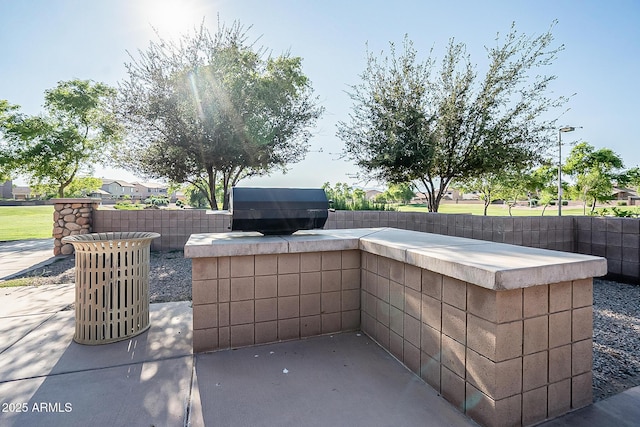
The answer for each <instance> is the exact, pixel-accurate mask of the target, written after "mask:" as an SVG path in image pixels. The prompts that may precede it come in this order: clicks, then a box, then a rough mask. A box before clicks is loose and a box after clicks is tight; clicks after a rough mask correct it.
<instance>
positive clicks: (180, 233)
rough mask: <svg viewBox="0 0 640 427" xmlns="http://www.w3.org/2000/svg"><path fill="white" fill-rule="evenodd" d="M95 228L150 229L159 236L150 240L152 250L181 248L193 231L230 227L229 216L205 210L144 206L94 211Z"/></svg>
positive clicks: (213, 230) (203, 231)
mask: <svg viewBox="0 0 640 427" xmlns="http://www.w3.org/2000/svg"><path fill="white" fill-rule="evenodd" d="M93 215H94V217H93V232H94V233H103V232H108V231H151V232H155V233H160V238H158V239H155V240H153V242H152V243H151V250H152V251H169V250H182V249H183V248H184V245H185V243H187V240H189V236H190V235H191V234H198V233H223V232H226V231H229V226H230V217H229V215H225V214H218V213H216V214H210V213H207V211H205V210H199V209H186V210H167V209H145V210H139V211H124V210H107V209H100V210H96V211H94V214H93Z"/></svg>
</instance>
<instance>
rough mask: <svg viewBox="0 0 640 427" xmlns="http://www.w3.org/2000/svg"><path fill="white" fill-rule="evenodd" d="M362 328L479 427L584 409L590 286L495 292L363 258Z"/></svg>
mask: <svg viewBox="0 0 640 427" xmlns="http://www.w3.org/2000/svg"><path fill="white" fill-rule="evenodd" d="M361 265H362V273H361V280H362V300H361V306H362V309H361V311H362V324H361V328H362V330H363V331H364V332H365V333H367V334H368V335H369V336H371V337H372V338H374V339H375V340H376V341H377V342H378V343H379V344H380V345H381V346H382V347H384V348H386V349H387V350H389V352H391V353H392V354H393V355H394V356H395V357H396V358H398V360H400V361H401V362H402V363H404V364H405V365H406V366H407V367H408V368H409V369H411V370H412V371H413V372H414V373H415V374H417V375H420V376H421V377H422V378H423V379H424V380H425V381H426V382H427V383H428V384H429V385H431V386H432V387H433V388H434V389H435V390H436V391H438V393H440V394H442V396H443V397H444V398H445V399H447V400H448V401H450V402H451V403H452V404H453V405H454V406H456V407H457V408H458V409H460V410H461V411H462V412H465V413H466V414H467V415H468V416H469V417H471V418H473V419H474V420H476V421H478V422H479V423H480V424H482V425H487V426H492V425H496V426H497V425H501V426H508V425H532V424H536V423H539V422H541V421H543V420H545V419H547V418H555V417H557V416H559V415H562V414H564V413H567V412H569V411H571V410H575V409H578V408H581V407H583V406H586V405H589V404H590V403H591V402H592V387H591V382H592V372H591V368H592V358H591V352H592V348H593V343H592V327H591V325H592V323H593V320H592V312H593V311H592V306H591V304H592V300H593V284H592V280H591V279H586V280H576V281H574V282H563V283H554V284H547V285H540V286H533V287H530V288H524V289H513V290H508V291H493V290H489V289H485V288H482V287H479V286H476V285H474V284H471V283H466V282H463V281H460V280H457V279H454V278H451V277H447V276H443V275H441V274H438V273H435V272H432V271H429V270H425V269H421V268H418V267H415V266H411V265H407V264H403V263H401V262H398V261H395V260H391V259H389V258H385V257H381V256H377V255H374V254H370V253H365V252H363V253H362V262H361Z"/></svg>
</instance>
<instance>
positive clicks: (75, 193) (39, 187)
mask: <svg viewBox="0 0 640 427" xmlns="http://www.w3.org/2000/svg"><path fill="white" fill-rule="evenodd" d="M100 187H102V180H101V179H100V178H93V177H75V178H74V179H73V181H71V182H70V183H69V185H68V186H67V187H66V188H65V192H64V194H65V196H66V197H86V196H87V195H89V194H90V193H92V192H93V191H95V190H97V189H99V188H100ZM31 190H32V192H33V193H34V194H37V195H38V196H40V197H43V198H50V197H55V196H56V195H59V194H58V188H57V187H56V185H55V184H51V183H48V184H35V185H34V186H33V187H31Z"/></svg>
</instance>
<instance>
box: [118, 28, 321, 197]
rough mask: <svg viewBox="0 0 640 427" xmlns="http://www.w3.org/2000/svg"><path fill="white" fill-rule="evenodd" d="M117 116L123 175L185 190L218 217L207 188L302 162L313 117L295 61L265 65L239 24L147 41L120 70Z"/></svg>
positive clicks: (272, 60) (317, 110) (316, 112)
mask: <svg viewBox="0 0 640 427" xmlns="http://www.w3.org/2000/svg"><path fill="white" fill-rule="evenodd" d="M127 70H128V74H129V76H128V79H127V80H126V81H124V82H122V83H121V85H120V96H119V103H118V104H119V112H120V117H121V119H122V120H123V122H124V123H126V126H127V128H128V130H129V131H130V138H129V139H128V141H127V142H128V148H129V149H128V150H127V154H126V156H122V157H121V158H120V164H121V165H122V166H124V167H126V168H127V169H130V170H134V171H137V172H141V173H143V174H145V175H147V176H149V177H153V178H166V179H169V180H171V181H175V182H183V183H190V184H192V185H194V186H195V187H197V188H199V189H200V190H201V192H202V194H205V195H206V196H207V198H208V200H209V204H210V206H211V208H212V209H217V204H218V200H217V197H216V187H217V186H222V188H223V190H224V191H223V194H224V203H223V208H224V209H226V208H227V207H228V190H229V188H230V187H231V186H233V185H235V184H236V183H237V182H238V181H240V180H241V179H242V178H245V177H248V176H251V175H262V174H268V173H271V172H272V171H274V170H277V169H282V170H286V167H287V165H288V164H290V163H294V162H298V161H300V160H302V159H303V158H304V156H305V154H306V152H307V149H308V140H309V138H310V136H311V133H310V131H309V129H310V127H311V126H312V125H314V124H315V121H316V120H317V119H318V117H319V116H320V114H321V113H322V108H321V107H319V106H318V105H317V103H316V101H317V100H316V98H315V97H314V95H313V88H312V86H311V82H310V81H309V79H308V78H307V77H306V76H305V75H304V74H303V72H302V59H301V58H299V57H294V56H291V55H290V54H289V53H285V54H282V55H280V56H277V57H274V56H267V55H266V54H265V51H264V49H259V48H255V47H254V45H253V44H250V43H248V42H247V30H245V29H244V28H243V27H242V26H241V25H240V24H238V23H234V24H233V25H232V26H230V27H226V26H224V25H219V27H218V30H217V32H216V33H215V34H211V33H209V32H208V31H207V30H206V29H205V28H204V26H202V27H201V28H200V29H199V31H196V32H195V33H194V34H193V35H189V36H184V37H183V38H182V39H181V41H180V42H179V43H172V42H168V41H165V40H162V39H160V40H159V41H157V42H151V43H150V45H149V47H148V48H147V50H146V51H140V52H139V58H138V59H133V60H132V62H131V63H129V64H127Z"/></svg>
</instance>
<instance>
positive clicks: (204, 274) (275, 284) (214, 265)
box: [192, 250, 360, 352]
mask: <svg viewBox="0 0 640 427" xmlns="http://www.w3.org/2000/svg"><path fill="white" fill-rule="evenodd" d="M192 280H193V290H192V291H193V347H194V351H195V352H202V351H212V350H221V349H228V348H237V347H244V346H250V345H254V344H261V343H269V342H277V341H283V340H293V339H300V338H303V337H309V336H315V335H320V334H327V333H332V332H339V331H352V330H357V329H359V328H360V251H358V250H346V251H329V252H306V253H290V254H265V255H247V256H235V257H214V258H194V259H193V264H192Z"/></svg>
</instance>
